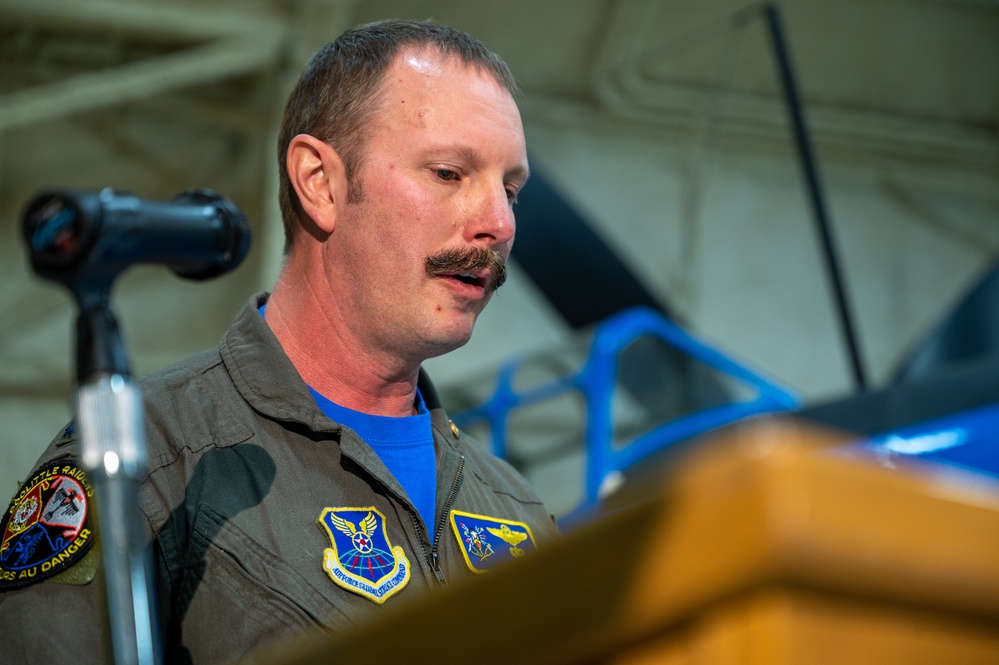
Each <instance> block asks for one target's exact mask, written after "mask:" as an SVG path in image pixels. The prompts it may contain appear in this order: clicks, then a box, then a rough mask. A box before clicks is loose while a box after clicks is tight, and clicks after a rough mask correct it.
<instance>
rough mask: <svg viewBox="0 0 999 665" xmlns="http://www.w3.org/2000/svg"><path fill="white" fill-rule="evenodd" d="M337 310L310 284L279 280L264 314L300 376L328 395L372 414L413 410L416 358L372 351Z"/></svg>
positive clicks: (417, 368) (409, 412)
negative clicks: (294, 285)
mask: <svg viewBox="0 0 999 665" xmlns="http://www.w3.org/2000/svg"><path fill="white" fill-rule="evenodd" d="M337 314H338V312H337V310H336V308H335V307H330V306H329V303H324V302H320V301H319V299H318V298H316V297H315V293H314V292H313V291H311V290H310V289H307V288H304V289H303V288H291V287H289V286H287V285H285V284H284V283H283V282H282V281H281V280H279V281H278V283H277V284H276V285H275V288H274V293H273V294H272V295H271V297H270V298H269V299H268V302H267V307H266V309H265V320H266V321H267V324H268V325H269V326H270V328H271V330H272V331H273V332H274V335H275V336H276V337H277V339H278V341H279V342H280V343H281V346H282V348H283V349H284V352H285V353H286V354H287V356H288V358H289V359H290V360H291V362H292V364H293V365H294V366H295V369H297V370H298V373H299V374H300V375H301V376H302V379H303V380H304V381H305V382H306V383H307V384H308V385H309V386H311V387H312V388H313V389H314V390H316V391H317V392H319V393H320V394H322V395H323V396H325V397H326V398H327V399H329V400H331V401H333V402H335V403H337V404H339V405H340V406H344V407H347V408H349V409H353V410H355V411H361V412H363V413H368V414H372V415H380V416H408V415H412V414H413V409H414V404H415V402H416V384H417V380H418V378H419V371H420V364H419V363H418V362H413V361H410V362H404V361H401V360H400V359H398V358H395V357H392V356H391V355H390V354H387V353H377V352H373V351H372V349H370V348H367V347H366V345H365V344H364V343H363V341H362V340H358V339H357V338H356V337H355V336H354V335H352V334H351V328H350V325H349V322H346V321H343V320H341V318H340V317H339V316H338V315H337Z"/></svg>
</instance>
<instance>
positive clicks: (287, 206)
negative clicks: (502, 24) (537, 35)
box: [277, 20, 517, 252]
mask: <svg viewBox="0 0 999 665" xmlns="http://www.w3.org/2000/svg"><path fill="white" fill-rule="evenodd" d="M427 47H430V48H433V49H436V50H437V51H438V52H439V53H440V54H441V56H442V57H457V58H459V59H460V60H461V61H462V62H463V63H465V64H469V65H474V66H476V67H479V68H481V69H484V70H485V71H487V72H489V73H490V74H491V75H492V76H493V77H494V78H495V79H496V81H497V82H498V83H500V84H501V85H502V86H503V87H505V88H506V89H507V90H508V91H509V92H510V94H511V95H514V94H516V89H517V84H516V82H515V81H514V78H513V75H512V74H511V73H510V69H509V67H507V65H506V63H505V62H503V60H502V59H501V58H500V57H499V56H498V55H496V54H495V53H493V52H492V51H490V50H489V49H488V48H487V47H486V46H485V44H483V43H482V42H480V41H479V40H477V39H475V38H474V37H472V36H470V35H468V34H466V33H464V32H461V31H459V30H455V29H453V28H449V27H446V26H443V25H439V24H436V23H433V22H431V21H406V20H387V21H379V22H377V23H369V24H367V25H361V26H358V27H355V28H352V29H350V30H348V31H347V32H345V33H343V34H342V35H340V36H339V37H337V38H336V40H334V41H332V42H330V43H329V44H327V45H326V46H324V47H322V48H321V49H319V51H317V52H316V54H315V55H313V56H312V58H311V59H310V60H309V62H308V64H306V66H305V69H304V71H303V72H302V74H301V76H299V79H298V82H297V83H296V84H295V87H294V89H293V90H292V92H291V95H289V97H288V103H287V105H286V106H285V110H284V118H283V119H282V121H281V131H280V133H279V134H278V145H277V148H278V173H279V176H278V177H279V179H280V182H279V193H278V196H279V202H280V205H281V218H282V220H283V221H284V233H285V251H286V252H287V251H288V248H289V247H290V246H291V242H292V239H293V238H294V237H295V234H296V233H297V231H298V228H299V226H300V224H301V222H300V219H299V216H300V215H302V214H303V212H302V208H301V204H300V203H299V201H298V196H297V194H296V193H295V190H294V189H293V188H292V186H291V181H290V180H289V179H288V168H287V164H286V162H285V159H286V155H287V152H288V145H289V144H290V143H291V140H292V139H293V138H294V137H295V136H297V135H299V134H309V135H311V136H314V137H316V138H317V139H319V140H321V141H325V142H326V143H328V144H330V145H331V146H333V148H334V149H335V150H336V151H337V153H338V154H339V155H340V158H341V159H342V160H343V162H344V167H345V169H346V175H347V183H348V195H347V198H348V200H349V201H357V200H360V198H361V196H362V191H361V189H360V183H359V181H358V180H357V174H358V172H359V170H360V168H361V165H362V161H363V160H362V154H363V150H364V145H365V141H364V129H365V123H366V122H367V120H368V119H369V117H370V116H371V115H372V113H374V111H375V109H377V107H378V105H379V103H380V101H381V82H382V79H383V78H384V74H385V72H386V70H388V68H389V66H391V64H392V62H393V61H394V60H395V58H396V56H397V55H398V54H399V53H400V52H401V51H402V50H403V49H405V48H427Z"/></svg>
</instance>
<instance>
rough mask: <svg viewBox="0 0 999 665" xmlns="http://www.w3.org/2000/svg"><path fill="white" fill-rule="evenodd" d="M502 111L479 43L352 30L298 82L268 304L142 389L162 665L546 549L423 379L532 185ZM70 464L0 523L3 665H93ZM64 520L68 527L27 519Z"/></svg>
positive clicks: (476, 299)
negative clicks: (55, 664) (58, 659)
mask: <svg viewBox="0 0 999 665" xmlns="http://www.w3.org/2000/svg"><path fill="white" fill-rule="evenodd" d="M513 89H514V84H513V81H512V78H511V76H510V73H509V71H508V70H507V68H506V65H505V64H503V63H502V61H501V60H500V59H499V58H498V57H497V56H495V55H494V54H492V53H490V52H489V51H488V50H486V49H485V47H483V46H482V45H481V44H480V43H479V42H477V41H475V40H474V39H472V38H470V37H468V36H467V35H465V34H463V33H460V32H457V31H454V30H451V29H448V28H444V27H440V26H436V25H433V24H429V23H424V22H400V21H393V22H385V23H380V24H373V25H369V26H363V27H361V28H357V29H355V30H353V31H349V32H348V33H345V34H344V35H342V36H341V37H340V38H338V39H337V41H335V42H333V43H332V44H330V45H328V46H326V47H325V48H323V49H322V50H321V51H320V52H319V53H317V54H316V56H314V57H313V59H312V60H311V61H310V63H309V64H308V66H307V68H306V70H305V72H304V73H303V74H302V77H301V79H300V80H299V82H298V84H297V86H296V88H295V90H294V91H293V92H292V94H291V96H290V99H289V102H288V105H287V108H286V112H285V117H284V121H283V126H282V130H281V133H280V137H279V146H278V147H279V163H280V166H281V208H282V215H283V218H284V223H285V229H286V234H287V238H286V247H285V250H286V260H285V264H284V266H283V269H282V271H281V274H280V276H279V278H278V280H277V284H276V285H275V287H274V290H273V294H272V295H271V296H270V297H269V298H268V297H266V295H261V296H255V297H254V298H253V299H252V300H251V302H250V303H249V304H248V305H247V307H245V308H244V310H243V311H242V312H241V313H240V314H239V315H238V317H237V318H236V320H235V322H234V323H233V325H232V327H231V328H230V329H229V330H228V331H227V333H226V334H225V336H224V337H223V338H222V340H221V342H220V344H219V346H218V348H217V349H213V350H211V351H208V352H205V353H203V354H200V355H198V356H196V357H194V358H192V359H190V360H188V361H185V362H182V363H180V364H179V365H177V366H174V367H171V368H168V369H166V370H162V371H160V372H158V373H156V374H154V375H153V376H151V377H149V378H148V379H147V380H145V381H144V382H143V394H144V398H145V400H146V413H145V420H146V429H147V440H148V441H147V443H148V447H149V458H150V469H151V470H150V472H149V474H148V476H147V477H146V479H145V480H144V481H143V482H142V484H141V486H140V497H141V500H140V504H141V505H140V508H141V512H142V517H143V519H144V521H145V524H147V525H148V527H149V533H150V535H151V537H152V538H153V554H154V558H155V568H156V575H157V592H158V602H159V608H160V617H159V618H160V624H161V627H162V635H163V642H164V650H165V654H166V659H167V661H168V662H215V661H227V660H233V659H237V658H239V657H241V656H243V655H245V654H246V653H248V652H249V651H250V650H252V649H253V648H254V647H255V646H257V645H259V644H261V643H263V642H265V641H267V640H269V639H272V638H275V637H279V636H286V635H289V634H295V633H297V632H308V631H311V630H322V629H325V630H342V629H346V628H349V627H350V626H351V625H352V624H355V623H356V622H358V621H361V620H363V618H364V617H365V616H366V615H367V614H368V613H369V612H371V611H372V610H373V609H375V608H377V607H379V606H381V605H384V604H390V603H394V602H404V600H405V599H406V598H412V597H415V596H418V595H419V594H421V593H424V592H427V591H430V590H432V589H435V588H437V587H440V586H441V585H444V584H448V583H452V582H455V581H458V580H461V579H463V578H469V577H472V576H474V575H475V574H476V573H480V572H484V571H486V570H487V569H488V568H489V567H490V566H491V565H493V564H495V563H501V562H503V561H506V560H509V559H512V558H516V557H519V556H521V555H523V554H525V553H528V552H530V550H532V549H534V548H535V547H536V546H537V545H538V544H540V543H542V542H543V541H545V540H546V539H549V538H551V537H553V536H554V534H555V529H554V526H553V523H552V521H551V518H550V516H549V515H548V513H547V512H546V511H545V509H544V507H543V506H542V504H541V502H540V501H539V500H538V498H537V497H536V496H535V494H534V493H533V492H532V491H531V490H530V488H529V487H528V486H527V484H526V483H525V482H524V480H523V479H522V478H521V477H519V476H518V475H517V474H516V473H515V472H514V471H513V470H512V469H511V468H510V467H508V466H507V465H506V464H505V463H503V462H501V461H499V460H496V459H494V458H492V457H490V456H489V455H488V454H486V453H485V452H484V451H483V450H482V449H481V447H480V446H477V445H474V444H470V443H468V442H467V441H466V439H465V438H464V437H462V435H461V433H460V432H459V431H458V429H457V428H456V427H454V425H453V424H452V423H450V421H449V420H448V419H447V416H446V414H445V413H444V411H443V409H442V408H441V406H440V404H439V402H438V398H437V396H436V394H435V392H434V389H433V387H432V385H431V384H430V382H429V380H428V379H427V378H426V377H425V376H424V375H423V374H422V373H421V369H420V366H421V363H422V362H423V361H424V360H425V359H427V358H430V357H432V356H437V355H440V354H443V353H446V352H448V351H450V350H452V349H455V348H457V347H459V346H461V345H462V344H464V343H465V342H466V341H467V340H468V339H469V336H470V335H471V333H472V327H473V325H474V323H475V320H476V318H477V317H478V315H479V313H480V312H481V311H482V309H483V307H485V305H486V303H487V302H488V300H489V297H490V295H491V293H492V291H493V290H495V289H496V288H497V287H498V286H499V285H500V284H501V283H502V281H503V279H504V269H503V264H504V261H505V260H506V258H507V257H508V256H509V253H510V248H511V245H512V242H513V236H514V216H513V211H512V206H513V202H514V200H515V199H516V195H517V192H518V190H519V189H520V188H521V187H522V186H523V185H524V183H525V181H526V179H527V176H528V164H527V157H526V150H525V144H524V133H523V128H522V126H521V121H520V116H519V113H518V110H517V107H516V104H515V103H514V100H513V96H512V93H513ZM78 446H79V444H78V441H77V440H76V438H75V431H74V428H73V426H72V425H71V426H70V427H68V428H67V431H66V432H64V434H63V435H62V436H60V437H59V438H57V439H56V440H55V441H54V442H53V443H52V444H51V445H50V447H49V448H48V450H47V451H46V452H45V453H44V455H43V456H42V459H41V460H40V462H39V464H38V466H37V467H36V469H35V470H34V472H33V473H32V476H31V477H29V480H28V481H27V482H26V483H25V484H24V486H23V488H22V490H21V491H20V492H19V493H18V495H17V496H15V497H14V500H13V502H12V504H11V507H10V509H9V510H8V513H7V516H6V518H5V522H4V525H3V528H4V535H3V538H4V541H3V549H2V551H0V573H2V574H3V575H4V577H3V578H0V588H2V589H3V591H2V592H0V634H2V635H3V636H4V640H5V645H4V651H5V653H9V654H11V655H13V654H17V655H20V656H28V657H29V659H30V658H31V657H37V656H36V654H46V657H49V655H53V656H58V655H61V656H67V657H71V658H72V660H73V662H80V661H81V660H83V661H88V662H91V661H93V662H104V661H105V660H106V656H105V655H103V654H102V651H101V649H102V648H104V647H102V646H101V643H100V639H99V637H100V631H99V621H98V620H97V617H98V616H99V615H100V613H101V612H102V610H101V609H100V607H101V605H102V599H101V596H100V594H101V593H102V590H101V585H100V583H99V582H100V571H97V572H96V580H95V577H94V575H95V573H94V570H95V554H96V548H94V547H90V548H89V551H86V552H85V550H87V549H88V548H87V546H88V545H90V544H91V543H92V542H93V540H94V538H93V537H90V536H89V533H90V532H89V528H91V527H90V526H89V525H90V522H89V521H84V517H82V516H81V515H86V514H88V511H89V510H90V509H91V508H92V505H93V501H92V498H89V499H88V498H87V492H88V491H89V489H90V488H89V484H88V483H87V481H86V479H85V477H84V476H83V475H82V474H81V473H80V471H79V468H78V466H77V462H76V459H77V456H78V450H79V447H78ZM60 490H61V491H62V494H60V495H59V497H56V494H55V493H56V492H57V491H60ZM66 496H72V497H75V501H76V503H74V505H73V506H72V507H73V508H74V510H75V512H73V513H72V514H69V513H67V515H66V516H65V517H62V518H55V517H50V518H45V519H43V518H41V517H38V515H41V514H42V513H45V514H48V513H46V512H45V511H46V510H47V509H48V507H49V506H50V505H56V502H57V499H58V501H65V499H66ZM60 520H61V521H60ZM53 525H54V526H53ZM53 529H56V530H58V532H59V534H60V535H58V536H54V535H53V534H54V533H55V531H53ZM43 536H44V537H45V538H44V539H43ZM74 543H75V545H74ZM39 547H42V548H43V549H45V548H48V549H47V550H45V553H44V555H41V554H39V552H41V551H42V550H39V549H38V548H39ZM74 547H75V549H74ZM46 566H47V568H46Z"/></svg>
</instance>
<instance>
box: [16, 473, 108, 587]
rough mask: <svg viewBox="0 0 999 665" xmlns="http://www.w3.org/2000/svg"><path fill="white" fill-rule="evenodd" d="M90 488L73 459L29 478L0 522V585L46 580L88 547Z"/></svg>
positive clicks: (91, 490) (67, 565)
mask: <svg viewBox="0 0 999 665" xmlns="http://www.w3.org/2000/svg"><path fill="white" fill-rule="evenodd" d="M92 496H93V489H92V488H91V487H90V483H88V482H87V475H86V474H85V473H84V472H83V470H82V469H80V468H79V467H77V466H76V465H74V464H66V463H63V462H60V463H56V464H51V465H49V466H47V467H45V468H43V469H42V470H41V471H39V472H38V473H36V474H35V475H34V476H32V477H31V479H30V480H28V482H26V483H25V484H24V485H23V486H22V487H21V490H20V491H19V492H18V493H17V495H16V496H15V497H14V499H13V500H12V501H11V502H10V507H9V508H8V509H7V513H6V514H5V515H4V517H3V522H2V523H0V532H2V533H3V541H2V542H0V590H7V589H18V588H21V587H24V586H27V585H29V584H33V583H35V582H40V581H42V580H44V579H48V578H50V577H52V576H54V575H56V574H58V573H60V572H62V571H64V570H66V569H67V568H69V567H70V566H72V565H73V564H74V563H76V562H77V561H79V560H80V559H81V558H83V556H84V555H85V554H86V553H87V550H88V549H90V545H91V542H92V541H93V539H94V530H93V529H92V528H91V526H90V519H89V518H90V504H89V500H90V498H91V497H92Z"/></svg>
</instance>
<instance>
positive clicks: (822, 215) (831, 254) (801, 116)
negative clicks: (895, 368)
mask: <svg viewBox="0 0 999 665" xmlns="http://www.w3.org/2000/svg"><path fill="white" fill-rule="evenodd" d="M764 15H765V16H766V20H767V26H768V27H769V29H770V37H771V41H772V42H773V48H774V55H775V56H776V58H777V65H778V69H779V73H780V79H781V83H782V84H783V87H784V96H785V98H786V101H787V107H788V111H789V113H790V115H791V126H792V129H793V131H794V140H795V145H796V146H797V148H798V156H799V157H800V159H801V168H802V170H803V172H804V176H805V186H806V188H807V190H808V198H809V201H810V202H811V205H812V211H813V213H814V214H815V221H816V223H817V225H818V230H819V236H820V238H821V240H822V250H823V255H824V257H825V261H826V268H827V269H828V271H829V276H830V279H831V281H832V286H833V292H834V295H835V298H836V310H837V313H838V314H839V321H840V325H841V327H842V332H843V337H844V338H845V340H846V345H847V351H848V353H849V357H850V367H851V369H852V371H853V378H854V381H855V383H856V385H857V389H858V390H860V391H863V390H866V389H867V380H866V377H865V376H864V367H863V363H862V362H861V358H860V351H859V349H858V345H857V337H856V333H855V332H854V325H853V319H852V317H851V315H850V308H849V305H848V301H847V296H846V287H845V284H844V282H843V277H842V275H841V273H840V268H839V260H838V258H837V254H836V248H835V245H834V243H833V239H832V232H831V230H830V225H829V216H828V214H827V212H826V206H825V201H824V199H823V196H822V186H821V184H820V182H819V173H818V167H817V166H816V163H815V157H814V155H813V153H812V146H811V142H810V141H809V136H808V129H807V127H806V125H805V112H804V109H803V108H802V105H801V101H800V98H799V96H798V89H797V86H796V85H795V78H794V73H793V70H792V68H791V57H790V54H789V52H788V48H787V42H786V40H785V39H784V31H783V27H782V24H781V17H780V11H779V10H778V8H777V7H776V6H775V5H767V6H766V8H765V9H764Z"/></svg>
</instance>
